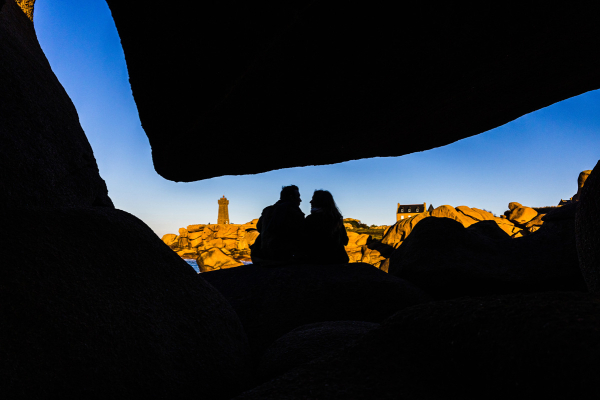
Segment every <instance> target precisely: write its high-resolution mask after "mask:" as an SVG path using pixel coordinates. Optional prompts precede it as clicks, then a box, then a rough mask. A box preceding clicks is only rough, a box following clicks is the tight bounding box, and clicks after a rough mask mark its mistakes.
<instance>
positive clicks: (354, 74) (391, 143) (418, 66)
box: [107, 0, 600, 181]
mask: <svg viewBox="0 0 600 400" xmlns="http://www.w3.org/2000/svg"><path fill="white" fill-rule="evenodd" d="M107 2H108V4H109V6H110V8H111V11H112V14H113V17H114V20H115V23H116V26H117V29H118V31H119V35H120V37H121V41H122V44H123V48H124V52H125V58H126V60H127V66H128V69H129V76H130V81H131V86H132V90H133V95H134V97H135V101H136V103H137V106H138V110H139V114H140V118H141V121H142V125H143V127H144V129H145V131H146V133H147V135H148V138H149V139H150V144H151V145H152V153H153V158H154V165H155V168H156V171H157V172H158V173H159V174H160V175H162V176H164V177H165V178H167V179H171V180H175V181H193V180H199V179H204V178H210V177H215V176H220V175H226V174H250V173H258V172H263V171H268V170H273V169H278V168H284V167H295V166H305V165H317V164H331V163H337V162H341V161H347V160H353V159H360V158H367V157H375V156H399V155H403V154H408V153H411V152H415V151H421V150H426V149H431V148H434V147H437V146H443V145H446V144H449V143H452V142H454V141H456V140H459V139H462V138H465V137H468V136H472V135H475V134H478V133H481V132H484V131H486V130H489V129H492V128H494V127H497V126H499V125H502V124H504V123H507V122H509V121H511V120H513V119H515V118H517V117H519V116H522V115H524V114H526V113H529V112H532V111H534V110H537V109H540V108H542V107H545V106H548V105H550V104H552V103H555V102H558V101H560V100H564V99H566V98H569V97H572V96H575V95H578V94H581V93H584V92H586V91H589V90H593V89H597V88H599V87H600V75H599V74H598V70H599V69H600V53H598V51H597V49H598V48H600V24H598V23H597V18H596V16H597V15H598V11H599V8H600V6H599V5H598V4H597V3H593V2H588V3H587V4H571V3H563V4H557V5H553V4H552V5H551V4H549V3H527V4H520V5H519V6H518V7H509V6H506V5H504V4H501V3H491V4H480V5H477V6H475V7H473V6H472V5H470V4H469V5H467V4H450V3H447V4H436V5H435V6H434V5H432V4H431V3H422V2H417V3H413V4H410V5H403V7H402V8H400V9H398V7H397V4H395V3H390V2H383V1H380V2H374V3H373V2H370V3H368V4H366V3H365V4H361V5H360V6H351V5H349V4H348V3H341V2H331V1H330V2H323V1H321V2H315V1H295V2H276V1H260V2H250V3H248V2H242V1H219V2H209V3H206V2H200V3H193V2H192V3H186V5H185V7H182V5H180V4H177V5H166V4H163V5H162V6H160V7H149V6H148V5H147V2H142V1H140V0H137V1H128V2H122V1H116V0H107ZM224 156H232V157H228V159H227V162H226V163H223V162H220V160H222V159H223V157H224Z"/></svg>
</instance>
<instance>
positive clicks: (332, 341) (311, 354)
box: [259, 321, 379, 379]
mask: <svg viewBox="0 0 600 400" xmlns="http://www.w3.org/2000/svg"><path fill="white" fill-rule="evenodd" d="M377 327H379V324H376V323H373V322H363V321H326V322H318V323H316V324H308V325H304V326H301V327H299V328H296V329H294V330H293V331H291V332H289V333H287V334H285V335H283V336H282V337H280V338H279V339H277V340H276V341H275V343H273V344H272V345H271V346H270V347H269V349H268V350H267V351H266V352H265V354H264V356H263V357H262V360H261V362H260V366H259V370H260V372H259V374H260V376H261V377H263V378H265V379H268V378H272V377H275V376H278V375H281V374H282V373H284V372H287V371H288V370H290V369H292V368H294V367H297V366H299V365H302V364H304V363H307V362H309V361H311V360H314V359H316V358H319V357H321V356H323V355H324V354H326V353H329V352H331V351H333V350H336V349H338V348H340V347H343V346H345V345H348V344H350V343H353V342H355V341H356V340H358V339H360V338H362V337H363V336H364V335H365V333H367V332H369V331H371V330H373V329H375V328H377Z"/></svg>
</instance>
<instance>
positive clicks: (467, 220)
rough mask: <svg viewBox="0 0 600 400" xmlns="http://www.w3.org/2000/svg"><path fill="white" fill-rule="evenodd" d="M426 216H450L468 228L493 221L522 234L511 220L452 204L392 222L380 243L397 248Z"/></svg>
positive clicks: (509, 230)
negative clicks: (482, 222)
mask: <svg viewBox="0 0 600 400" xmlns="http://www.w3.org/2000/svg"><path fill="white" fill-rule="evenodd" d="M515 204H519V203H510V204H509V207H511V205H513V208H515V207H516V206H514V205H515ZM519 206H520V205H519ZM428 217H437V218H450V219H453V220H455V221H457V222H459V223H460V224H462V225H463V226H464V227H465V228H468V227H469V226H471V225H473V224H475V223H477V222H481V221H494V222H495V223H496V224H497V225H498V227H499V228H500V229H502V230H503V231H504V232H506V233H507V234H508V235H509V236H511V237H516V236H517V235H520V236H522V234H521V231H522V228H520V227H517V226H515V224H514V222H513V221H510V220H507V219H502V218H498V217H494V214H492V213H490V212H489V211H485V210H480V209H478V208H469V207H467V206H458V207H456V208H454V207H452V206H448V205H443V206H440V207H437V208H435V209H434V210H432V211H428V212H424V213H421V214H418V215H415V216H414V217H411V218H407V219H403V220H400V221H398V222H396V224H394V225H393V226H392V227H391V228H390V229H388V230H387V231H386V232H385V235H384V236H383V239H382V240H381V243H382V244H383V245H385V246H389V247H391V248H394V249H397V248H398V247H400V245H401V244H402V243H403V242H404V240H406V238H407V237H408V236H409V235H410V233H411V232H412V230H413V229H414V228H415V226H416V225H417V224H418V223H419V222H420V221H423V220H424V219H425V218H428ZM385 253H386V252H385V251H384V254H385Z"/></svg>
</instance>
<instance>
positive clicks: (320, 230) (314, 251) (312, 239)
mask: <svg viewBox="0 0 600 400" xmlns="http://www.w3.org/2000/svg"><path fill="white" fill-rule="evenodd" d="M310 205H311V209H310V215H309V216H307V217H306V219H305V225H304V227H305V234H304V237H305V241H304V245H303V249H302V250H303V253H304V254H303V258H304V260H305V261H306V262H311V263H314V264H344V263H347V262H348V261H349V258H348V254H346V249H345V248H344V246H345V245H347V244H348V235H347V234H346V229H345V228H344V221H343V219H342V214H341V213H340V210H339V209H338V208H337V206H336V204H335V201H334V200H333V196H332V195H331V193H329V192H328V191H327V190H315V193H314V194H313V197H312V200H311V201H310Z"/></svg>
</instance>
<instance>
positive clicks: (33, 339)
mask: <svg viewBox="0 0 600 400" xmlns="http://www.w3.org/2000/svg"><path fill="white" fill-rule="evenodd" d="M0 218H1V219H2V229H1V230H0V243H1V247H2V249H1V251H0V265H2V268H1V269H0V337H1V338H2V347H1V348H0V387H2V392H3V394H4V395H5V396H7V398H17V397H20V396H24V397H26V398H90V397H93V398H99V399H109V398H127V397H128V398H138V397H149V398H168V397H173V398H183V397H189V398H192V397H203V398H204V397H206V398H227V396H231V395H232V394H235V393H236V391H240V389H242V388H243V387H244V384H245V382H244V379H245V378H244V376H245V374H246V373H247V369H246V367H247V366H246V365H245V362H246V355H247V353H246V352H247V339H246V337H245V334H244V332H243V329H242V327H241V324H240V323H239V320H238V318H237V316H236V315H235V312H234V311H233V310H232V309H231V307H230V305H229V304H228V303H227V302H226V301H225V300H224V299H223V297H222V296H221V295H220V294H219V293H218V292H217V291H216V290H215V289H214V288H213V287H211V286H210V285H209V284H207V283H206V282H205V281H203V280H202V279H201V278H199V277H198V276H197V274H196V272H195V271H194V270H193V269H192V268H191V267H189V266H188V265H187V264H186V262H185V261H183V260H181V259H180V258H179V257H178V256H177V254H175V253H174V252H173V251H171V250H170V249H169V248H168V247H167V246H166V245H164V244H163V243H162V242H161V241H160V239H158V237H156V235H155V234H154V232H152V231H151V230H150V228H148V227H147V226H146V225H145V224H144V223H143V222H141V221H140V220H138V219H137V218H135V217H133V216H131V215H130V214H127V213H125V212H123V211H118V210H112V209H108V208H98V207H96V208H90V209H84V208H70V209H63V210H47V209H45V210H36V211H32V210H24V209H23V210H18V211H17V210H10V211H8V212H7V211H2V213H1V216H0ZM23 226H28V227H36V228H37V229H36V242H35V245H28V244H27V243H15V241H14V238H15V236H14V233H15V232H20V231H22V229H23ZM82 232H85V235H83V234H82ZM114 232H118V235H116V234H114ZM127 237H135V238H136V240H135V241H134V242H129V241H127V240H123V238H127ZM133 244H134V247H133V248H132V245H133Z"/></svg>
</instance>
